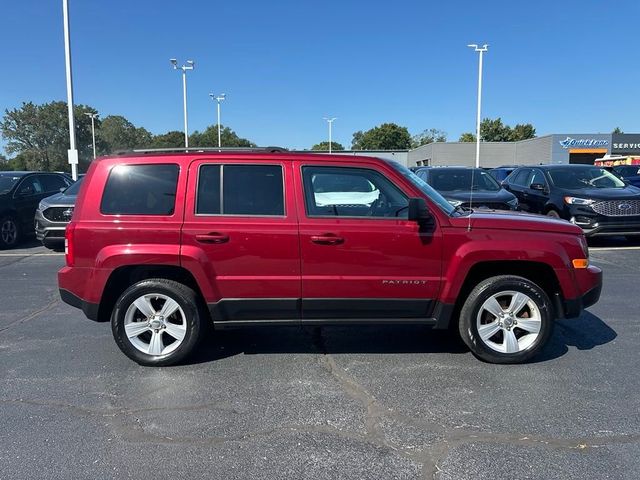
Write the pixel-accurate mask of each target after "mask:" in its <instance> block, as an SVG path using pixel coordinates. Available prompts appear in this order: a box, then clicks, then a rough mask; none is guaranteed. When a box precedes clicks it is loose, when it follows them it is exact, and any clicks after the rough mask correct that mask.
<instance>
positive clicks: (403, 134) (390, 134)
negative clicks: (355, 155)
mask: <svg viewBox="0 0 640 480" xmlns="http://www.w3.org/2000/svg"><path fill="white" fill-rule="evenodd" d="M351 147H352V149H353V150H406V149H409V148H411V135H410V134H409V130H407V128H406V127H401V126H399V125H396V124H395V123H383V124H382V125H379V126H377V127H374V128H372V129H371V130H367V131H366V132H364V133H363V132H361V131H358V132H355V133H354V134H353V140H352V141H351Z"/></svg>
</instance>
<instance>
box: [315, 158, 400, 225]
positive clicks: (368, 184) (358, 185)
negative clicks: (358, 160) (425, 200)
mask: <svg viewBox="0 0 640 480" xmlns="http://www.w3.org/2000/svg"><path fill="white" fill-rule="evenodd" d="M302 176H303V180H304V189H305V201H306V207H307V213H308V214H309V215H310V216H335V217H393V218H407V206H408V204H409V202H408V199H407V197H406V196H405V195H404V194H403V193H402V192H400V190H398V188H397V187H396V186H395V185H393V184H392V183H391V182H390V181H389V180H387V179H386V178H385V177H384V176H382V175H381V174H380V173H378V172H376V171H374V170H368V169H360V168H347V167H344V168H341V167H304V168H303V169H302Z"/></svg>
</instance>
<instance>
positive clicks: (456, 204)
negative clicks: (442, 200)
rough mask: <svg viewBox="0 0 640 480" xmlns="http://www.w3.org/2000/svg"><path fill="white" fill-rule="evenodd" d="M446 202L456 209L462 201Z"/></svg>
mask: <svg viewBox="0 0 640 480" xmlns="http://www.w3.org/2000/svg"><path fill="white" fill-rule="evenodd" d="M447 202H449V203H450V204H451V205H453V206H454V207H457V206H458V205H462V201H460V200H447Z"/></svg>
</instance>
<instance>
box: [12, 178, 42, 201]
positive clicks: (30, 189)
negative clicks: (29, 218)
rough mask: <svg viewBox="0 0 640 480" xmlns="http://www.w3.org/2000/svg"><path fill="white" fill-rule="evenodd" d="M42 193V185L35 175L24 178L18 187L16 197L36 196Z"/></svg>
mask: <svg viewBox="0 0 640 480" xmlns="http://www.w3.org/2000/svg"><path fill="white" fill-rule="evenodd" d="M43 192H44V190H43V188H42V184H41V183H40V180H38V177H37V176H35V175H31V176H30V177H27V178H25V179H24V180H23V181H22V183H21V184H20V185H19V186H18V195H22V196H29V195H37V194H39V193H43Z"/></svg>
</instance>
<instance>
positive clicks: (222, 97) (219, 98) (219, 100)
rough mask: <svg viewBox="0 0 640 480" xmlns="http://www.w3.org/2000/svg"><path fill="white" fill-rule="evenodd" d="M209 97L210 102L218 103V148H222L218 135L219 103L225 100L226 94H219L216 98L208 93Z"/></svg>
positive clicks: (220, 138)
mask: <svg viewBox="0 0 640 480" xmlns="http://www.w3.org/2000/svg"><path fill="white" fill-rule="evenodd" d="M209 97H211V100H215V101H216V102H218V148H220V147H221V146H222V137H221V134H220V102H222V101H224V99H225V98H227V94H226V93H221V94H220V95H217V96H216V95H214V94H213V93H210V94H209Z"/></svg>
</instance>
